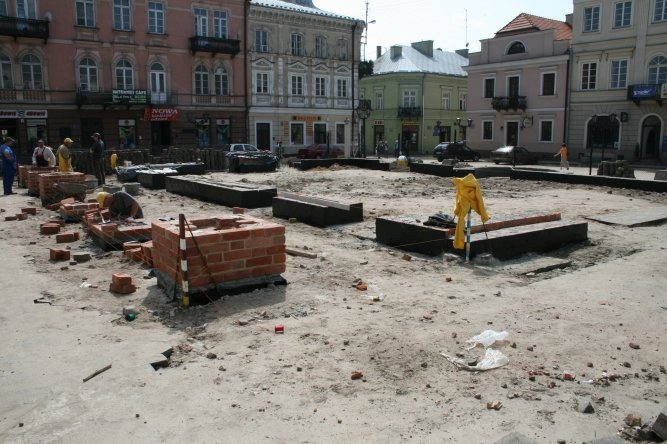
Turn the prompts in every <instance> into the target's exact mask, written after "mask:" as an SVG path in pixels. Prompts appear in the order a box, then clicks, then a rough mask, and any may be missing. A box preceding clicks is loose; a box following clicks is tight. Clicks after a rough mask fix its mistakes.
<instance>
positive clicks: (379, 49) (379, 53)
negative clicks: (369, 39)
mask: <svg viewBox="0 0 667 444" xmlns="http://www.w3.org/2000/svg"><path fill="white" fill-rule="evenodd" d="M380 57H382V46H376V47H375V58H376V59H379V58H380Z"/></svg>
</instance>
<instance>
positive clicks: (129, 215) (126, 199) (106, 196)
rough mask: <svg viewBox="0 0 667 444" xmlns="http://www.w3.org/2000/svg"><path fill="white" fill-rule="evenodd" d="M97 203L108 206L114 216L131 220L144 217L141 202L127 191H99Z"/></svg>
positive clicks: (127, 220) (104, 206) (102, 206)
mask: <svg viewBox="0 0 667 444" xmlns="http://www.w3.org/2000/svg"><path fill="white" fill-rule="evenodd" d="M97 203H99V204H100V208H107V209H108V210H109V213H110V214H111V216H112V217H115V218H120V219H125V221H126V222H131V221H132V220H134V219H143V217H144V213H143V211H142V209H141V206H140V205H139V202H137V201H136V199H135V198H134V197H132V196H130V195H129V194H127V193H126V192H125V191H118V192H116V193H113V194H111V193H105V192H101V193H97Z"/></svg>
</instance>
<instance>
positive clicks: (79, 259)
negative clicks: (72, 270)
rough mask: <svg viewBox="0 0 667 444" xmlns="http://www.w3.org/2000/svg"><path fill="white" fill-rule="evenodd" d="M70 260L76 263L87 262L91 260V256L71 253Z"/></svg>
mask: <svg viewBox="0 0 667 444" xmlns="http://www.w3.org/2000/svg"><path fill="white" fill-rule="evenodd" d="M72 259H74V260H75V261H76V262H78V263H81V262H88V261H89V260H90V259H91V256H90V253H73V254H72Z"/></svg>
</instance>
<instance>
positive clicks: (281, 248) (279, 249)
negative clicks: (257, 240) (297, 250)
mask: <svg viewBox="0 0 667 444" xmlns="http://www.w3.org/2000/svg"><path fill="white" fill-rule="evenodd" d="M284 252H285V244H282V245H274V246H272V247H268V248H267V249H266V254H279V253H284Z"/></svg>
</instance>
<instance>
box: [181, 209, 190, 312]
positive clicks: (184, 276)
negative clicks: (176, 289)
mask: <svg viewBox="0 0 667 444" xmlns="http://www.w3.org/2000/svg"><path fill="white" fill-rule="evenodd" d="M178 237H179V247H180V248H179V249H180V257H181V281H182V282H181V288H182V289H183V299H182V301H183V307H185V308H187V307H189V306H190V292H189V291H190V289H189V288H188V256H187V251H186V247H187V242H186V241H185V215H183V214H179V215H178Z"/></svg>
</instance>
